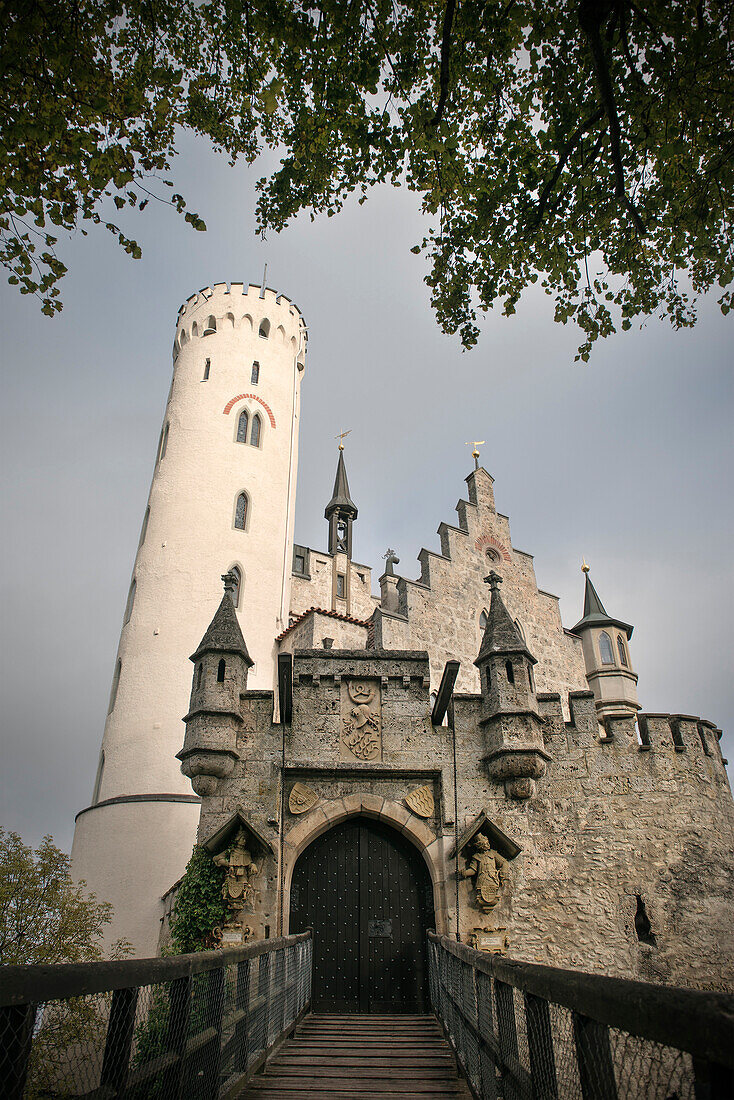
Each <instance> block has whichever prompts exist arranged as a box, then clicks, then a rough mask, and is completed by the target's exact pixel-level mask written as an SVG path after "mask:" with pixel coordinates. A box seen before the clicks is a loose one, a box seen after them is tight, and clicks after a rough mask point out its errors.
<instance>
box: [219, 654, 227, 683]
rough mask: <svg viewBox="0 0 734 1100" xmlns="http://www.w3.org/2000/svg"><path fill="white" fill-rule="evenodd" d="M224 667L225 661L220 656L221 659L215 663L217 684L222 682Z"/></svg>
mask: <svg viewBox="0 0 734 1100" xmlns="http://www.w3.org/2000/svg"><path fill="white" fill-rule="evenodd" d="M226 667H227V665H226V663H225V660H224V657H222V659H221V661H220V662H219V664H218V665H217V683H218V684H223V683H224V671H225V669H226Z"/></svg>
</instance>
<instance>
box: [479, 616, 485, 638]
mask: <svg viewBox="0 0 734 1100" xmlns="http://www.w3.org/2000/svg"><path fill="white" fill-rule="evenodd" d="M479 629H480V630H481V632H482V634H483V633H484V631H485V630H486V629H487V612H486V611H483V612H482V614H481V615H480V616H479Z"/></svg>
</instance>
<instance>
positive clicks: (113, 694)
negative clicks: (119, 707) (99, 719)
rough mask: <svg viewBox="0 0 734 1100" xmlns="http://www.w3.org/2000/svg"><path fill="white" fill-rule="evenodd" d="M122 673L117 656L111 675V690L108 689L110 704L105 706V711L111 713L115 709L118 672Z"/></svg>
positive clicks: (120, 662) (118, 679)
mask: <svg viewBox="0 0 734 1100" xmlns="http://www.w3.org/2000/svg"><path fill="white" fill-rule="evenodd" d="M121 673H122V661H121V660H120V658H119V657H118V658H117V664H116V665H115V675H114V676H113V677H112V690H111V691H110V705H109V707H108V708H107V713H108V714H112V711H113V710H114V709H115V702H116V701H117V689H118V687H119V686H120V674H121Z"/></svg>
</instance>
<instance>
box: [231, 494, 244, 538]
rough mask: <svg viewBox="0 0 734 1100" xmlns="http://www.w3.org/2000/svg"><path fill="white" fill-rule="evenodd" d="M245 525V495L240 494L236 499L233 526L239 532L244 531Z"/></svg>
mask: <svg viewBox="0 0 734 1100" xmlns="http://www.w3.org/2000/svg"><path fill="white" fill-rule="evenodd" d="M246 524H247V493H240V495H239V496H238V497H237V507H236V508H235V514H234V525H235V527H236V528H237V529H238V530H239V531H244V530H245V526H246Z"/></svg>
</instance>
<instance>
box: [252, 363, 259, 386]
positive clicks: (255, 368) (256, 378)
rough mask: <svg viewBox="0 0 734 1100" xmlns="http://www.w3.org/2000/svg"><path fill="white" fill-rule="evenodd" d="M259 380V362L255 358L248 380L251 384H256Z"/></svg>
mask: <svg viewBox="0 0 734 1100" xmlns="http://www.w3.org/2000/svg"><path fill="white" fill-rule="evenodd" d="M259 381H260V364H259V363H258V361H257V360H255V362H254V363H253V364H252V372H251V374H250V382H251V383H252V385H253V386H256V385H257V383H258V382H259Z"/></svg>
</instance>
